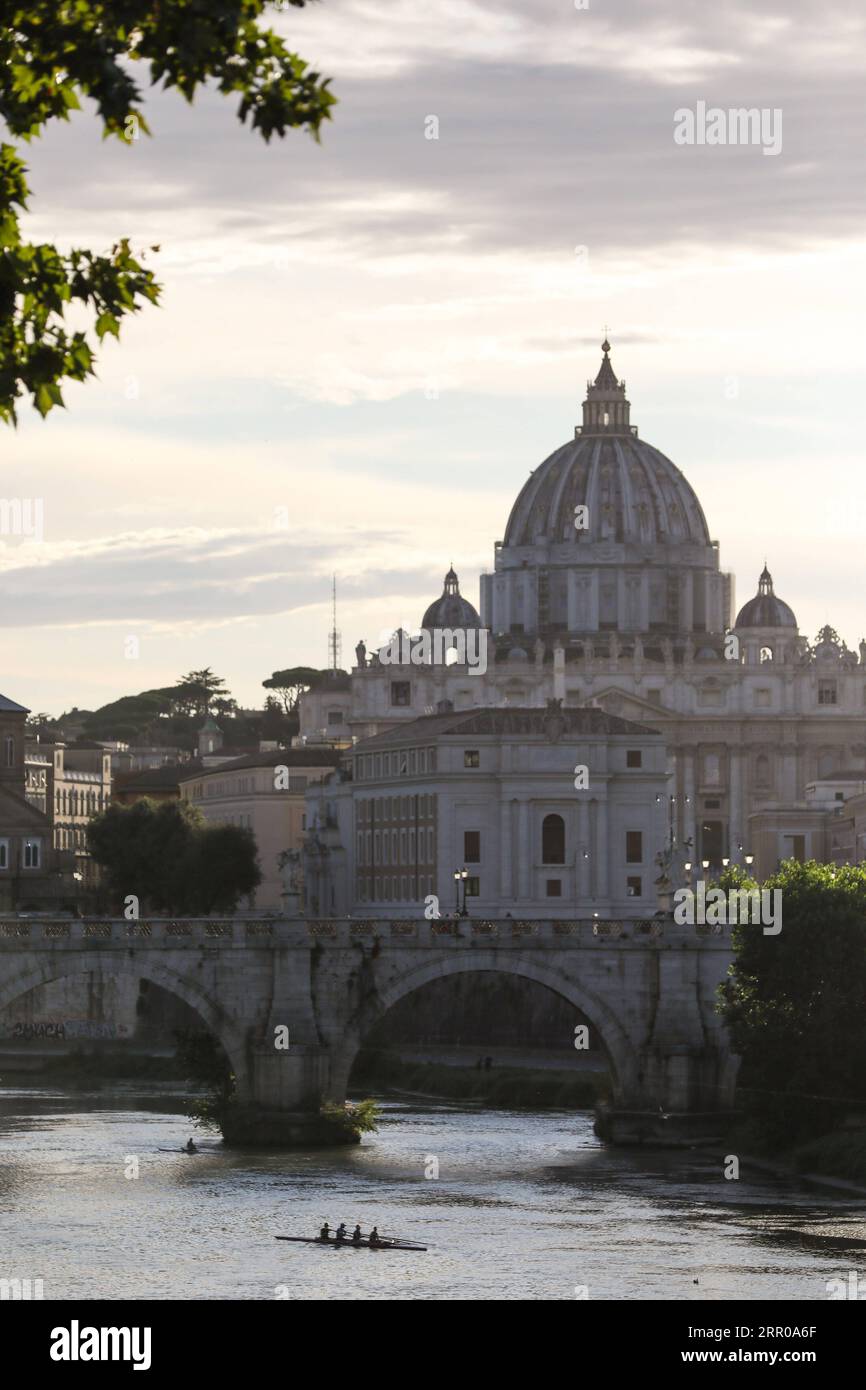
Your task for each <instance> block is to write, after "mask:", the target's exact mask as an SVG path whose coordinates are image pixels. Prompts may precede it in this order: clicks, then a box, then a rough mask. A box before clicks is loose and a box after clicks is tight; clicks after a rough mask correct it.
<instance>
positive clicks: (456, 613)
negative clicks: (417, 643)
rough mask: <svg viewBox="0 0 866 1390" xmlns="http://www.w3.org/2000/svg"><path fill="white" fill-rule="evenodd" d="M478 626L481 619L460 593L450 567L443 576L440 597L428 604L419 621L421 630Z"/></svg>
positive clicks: (458, 584)
mask: <svg viewBox="0 0 866 1390" xmlns="http://www.w3.org/2000/svg"><path fill="white" fill-rule="evenodd" d="M480 626H481V619H480V617H479V616H478V613H477V612H476V610H475V609H474V608H473V607H472V604H471V603H470V602H469V600H468V599H465V598H464V597H463V595H462V594H461V592H460V581H459V580H458V578H457V575H456V574H455V573H454V567H453V565H452V567H451V569H450V570H449V571H448V573H447V574H446V576H445V583H444V587H443V589H442V594H441V597H440V598H437V600H436V602H435V603H431V604H430V607H429V608H428V609H427V612H426V613H425V614H424V617H423V618H422V620H421V627H422V628H423V629H433V628H451V629H454V628H464V629H472V628H478V627H480Z"/></svg>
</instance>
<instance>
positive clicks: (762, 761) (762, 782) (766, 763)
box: [755, 753, 770, 787]
mask: <svg viewBox="0 0 866 1390" xmlns="http://www.w3.org/2000/svg"><path fill="white" fill-rule="evenodd" d="M769 785H770V759H769V758H768V757H767V755H766V753H759V754H758V756H757V758H756V759H755V786H756V787H769Z"/></svg>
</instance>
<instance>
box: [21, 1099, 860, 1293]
mask: <svg viewBox="0 0 866 1390" xmlns="http://www.w3.org/2000/svg"><path fill="white" fill-rule="evenodd" d="M383 1105H384V1110H383V1119H382V1123H381V1127H380V1130H379V1132H378V1133H377V1134H375V1135H370V1136H366V1137H365V1139H364V1142H363V1143H362V1144H361V1145H360V1146H359V1147H353V1148H350V1149H330V1150H317V1151H310V1152H302V1153H280V1154H275V1153H273V1152H270V1151H268V1152H265V1151H262V1152H249V1151H243V1152H241V1151H230V1150H227V1149H225V1148H224V1147H223V1145H222V1143H221V1141H220V1140H219V1139H216V1138H208V1137H207V1136H205V1137H201V1138H199V1142H200V1143H201V1144H202V1146H203V1153H202V1154H201V1155H200V1156H199V1157H194V1158H190V1157H187V1156H186V1155H183V1154H181V1153H179V1152H178V1153H160V1152H159V1150H160V1149H161V1148H173V1147H176V1146H179V1145H180V1144H181V1143H183V1142H185V1141H186V1139H187V1137H188V1135H189V1133H190V1127H189V1124H188V1122H187V1121H186V1120H184V1119H183V1118H182V1115H181V1113H180V1112H181V1110H182V1101H181V1097H180V1095H179V1094H178V1093H177V1092H174V1093H172V1091H171V1088H170V1087H168V1086H167V1085H166V1084H164V1083H163V1084H160V1085H159V1086H154V1087H153V1088H152V1089H150V1090H147V1089H143V1088H142V1086H141V1084H140V1083H132V1084H129V1085H120V1084H116V1083H113V1084H111V1085H110V1086H107V1085H106V1086H103V1087H101V1088H99V1089H98V1090H91V1091H87V1090H83V1089H82V1090H71V1089H65V1088H52V1087H49V1086H38V1087H26V1088H25V1087H18V1088H15V1089H2V1090H0V1232H2V1240H0V1266H2V1267H0V1278H14V1277H17V1278H30V1279H38V1278H41V1279H42V1280H43V1281H44V1285H43V1286H44V1297H45V1298H46V1299H49V1298H51V1299H93V1298H108V1299H118V1298H168V1299H232V1298H246V1299H274V1298H291V1299H326V1298H327V1299H341V1300H355V1299H431V1300H434V1299H435V1300H438V1299H482V1300H487V1299H555V1300H559V1299H574V1298H578V1297H583V1296H586V1297H588V1298H591V1299H615V1300H621V1299H678V1300H694V1301H696V1302H700V1301H701V1300H706V1299H717V1298H720V1299H754V1300H760V1299H788V1298H793V1299H814V1300H825V1299H826V1298H827V1297H828V1294H827V1290H826V1284H827V1281H828V1280H831V1279H835V1278H842V1277H847V1273H848V1272H849V1271H851V1270H856V1271H857V1272H858V1276H859V1278H860V1280H861V1281H862V1280H863V1279H864V1278H866V1249H863V1248H860V1245H861V1244H862V1243H863V1242H864V1241H866V1202H864V1201H862V1200H859V1199H858V1198H856V1197H852V1198H848V1197H846V1196H841V1197H840V1196H837V1195H832V1196H829V1195H827V1194H826V1193H824V1192H816V1191H814V1190H812V1191H810V1190H809V1189H807V1188H805V1187H803V1186H800V1185H798V1184H797V1183H795V1182H793V1181H791V1182H788V1181H785V1180H779V1179H775V1178H753V1177H751V1176H748V1177H743V1178H741V1179H740V1180H739V1181H726V1180H725V1178H724V1176H723V1172H722V1163H721V1161H720V1160H717V1159H715V1158H712V1157H710V1156H706V1155H704V1154H701V1153H694V1152H677V1151H670V1150H641V1151H636V1150H611V1149H606V1148H604V1147H603V1146H602V1145H601V1144H600V1143H599V1142H598V1140H597V1139H596V1138H595V1137H594V1135H593V1133H592V1118H591V1116H590V1115H589V1114H586V1113H580V1112H579V1113H573V1114H572V1113H568V1114H566V1113H564V1112H544V1113H541V1114H529V1113H525V1112H519V1111H509V1110H482V1109H477V1108H473V1107H467V1106H465V1105H462V1104H461V1105H458V1104H455V1103H451V1102H436V1101H428V1100H426V1099H414V1098H413V1099H411V1100H406V1101H400V1100H394V1099H393V1098H391V1099H390V1100H386V1101H385V1102H384V1103H383ZM437 1164H438V1177H437V1176H432V1174H435V1172H436V1167H437ZM136 1170H137V1172H138V1176H137V1177H135V1176H127V1173H129V1174H134V1173H135V1172H136ZM426 1174H431V1176H426ZM325 1218H327V1219H329V1220H330V1221H331V1223H332V1224H336V1223H337V1222H338V1221H340V1220H344V1221H346V1222H347V1223H348V1224H349V1225H350V1226H351V1225H353V1224H354V1222H355V1221H356V1220H359V1221H360V1222H361V1224H362V1226H363V1227H364V1228H365V1229H366V1228H367V1227H369V1226H370V1225H372V1224H373V1223H378V1225H379V1229H380V1230H381V1231H382V1232H390V1233H393V1234H395V1235H399V1236H403V1237H408V1238H411V1239H414V1240H418V1241H421V1242H423V1243H425V1244H428V1245H429V1250H428V1252H427V1253H426V1254H407V1253H403V1252H397V1251H389V1252H384V1251H382V1252H380V1251H368V1250H334V1249H330V1250H327V1249H322V1248H321V1247H316V1246H305V1245H288V1244H285V1243H282V1242H278V1241H276V1240H274V1236H275V1235H277V1234H287V1235H306V1234H313V1233H315V1232H316V1231H317V1229H318V1227H319V1225H320V1224H321V1222H322V1220H323V1219H325ZM858 1243H859V1244H858ZM584 1290H585V1294H584V1292H583V1291H584Z"/></svg>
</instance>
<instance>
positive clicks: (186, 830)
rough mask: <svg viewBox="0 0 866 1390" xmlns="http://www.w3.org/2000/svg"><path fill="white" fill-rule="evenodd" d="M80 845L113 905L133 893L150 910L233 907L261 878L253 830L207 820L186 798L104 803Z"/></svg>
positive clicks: (200, 910)
mask: <svg viewBox="0 0 866 1390" xmlns="http://www.w3.org/2000/svg"><path fill="white" fill-rule="evenodd" d="M87 842H88V846H89V849H90V852H91V854H92V856H93V858H94V860H95V861H96V863H97V864H99V865H101V866H102V869H103V872H104V876H105V885H106V890H107V892H108V894H109V896H110V897H111V898H112V900H113V901H114V903H115V904H116V905H117V906H118V907H120V906H122V904H123V900H124V899H125V898H126V897H128V896H129V895H131V894H134V895H135V896H136V897H137V898H138V899H139V902H140V903H141V904H143V905H146V907H147V908H148V909H149V910H151V911H164V912H172V913H188V914H190V915H193V916H195V915H199V914H207V913H210V912H232V911H234V909H235V908H236V906H237V904H238V901H239V900H240V898H242V897H244V896H246V895H247V894H248V893H252V892H253V890H254V889H255V888H256V887H257V886H258V884H259V883H260V882H261V872H260V870H259V867H258V863H257V858H256V842H255V837H254V836H253V833H252V831H251V830H248V829H247V828H246V827H244V826H237V825H208V824H207V822H206V821H205V820H204V818H203V817H202V815H201V812H200V811H198V810H197V809H196V808H195V807H193V806H191V805H190V804H189V803H188V802H186V801H166V802H163V803H161V804H160V805H157V804H155V803H154V802H152V801H148V800H147V799H142V800H141V801H136V802H135V803H134V804H133V805H132V806H118V805H114V806H110V807H109V808H108V810H107V811H104V812H102V814H101V815H98V816H94V818H93V819H92V820H91V821H90V822H89V823H88V826H87Z"/></svg>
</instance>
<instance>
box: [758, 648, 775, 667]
mask: <svg viewBox="0 0 866 1390" xmlns="http://www.w3.org/2000/svg"><path fill="white" fill-rule="evenodd" d="M759 660H760V662H761V664H762V665H763V663H764V662H765V661H772V660H773V648H772V647H762V648H761V654H760V658H759Z"/></svg>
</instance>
